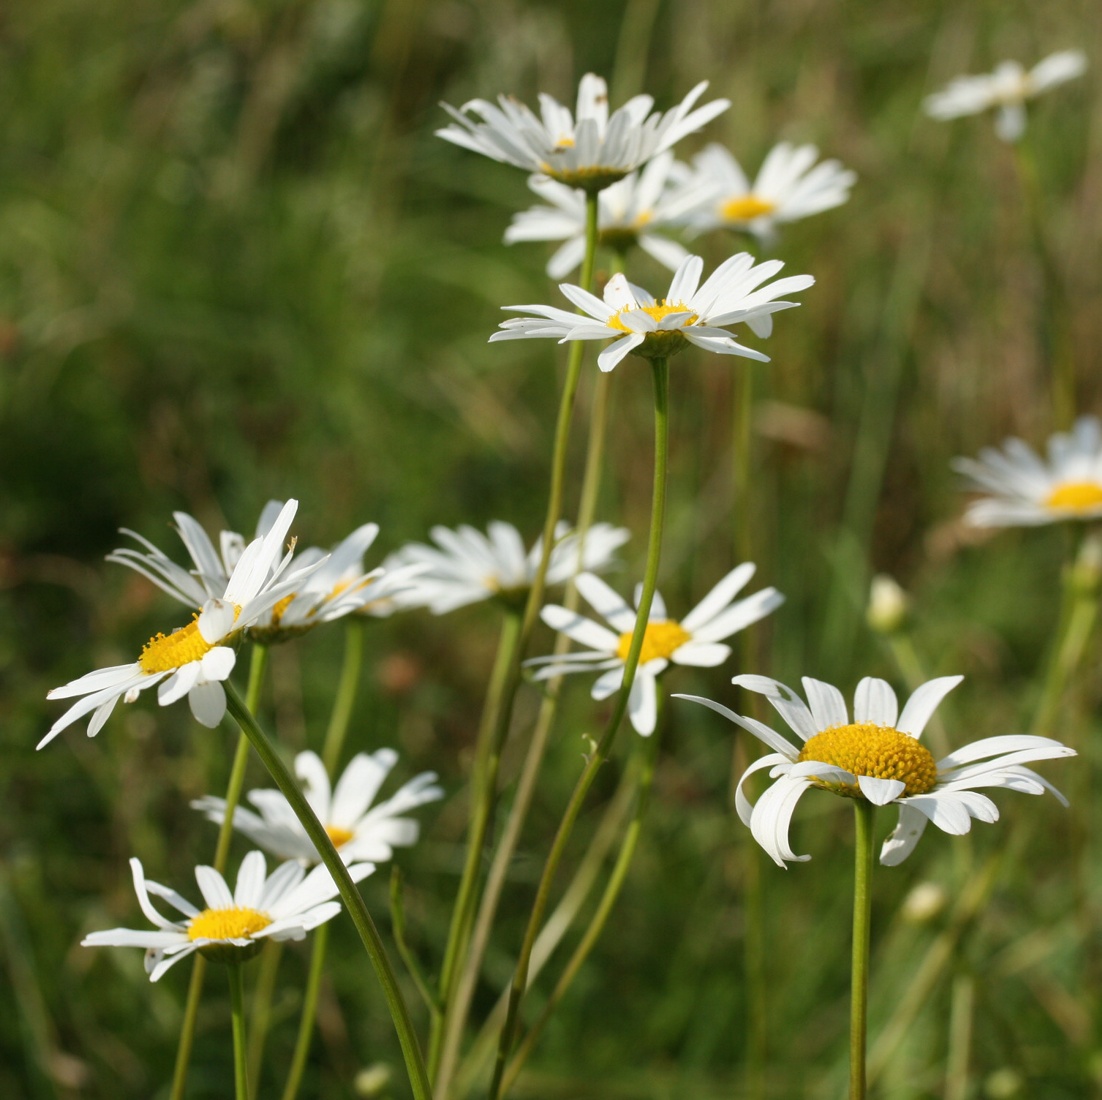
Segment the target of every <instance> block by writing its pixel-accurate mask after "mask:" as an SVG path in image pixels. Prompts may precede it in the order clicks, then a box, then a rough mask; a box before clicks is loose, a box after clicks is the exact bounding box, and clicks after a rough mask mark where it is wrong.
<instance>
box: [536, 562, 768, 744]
mask: <svg viewBox="0 0 1102 1100" xmlns="http://www.w3.org/2000/svg"><path fill="white" fill-rule="evenodd" d="M754 571H755V566H754V564H753V563H752V562H744V563H743V564H742V565H739V566H737V567H736V568H734V569H732V570H731V572H730V573H728V574H727V576H725V577H724V578H723V579H722V580H721V581H720V582H719V583H718V584H717V585H716V586H715V587H714V588H713V589H712V590H711V592H709V593H708V595H707V596H705V597H704V599H702V600H701V601H700V603H698V604H697V605H696V607H694V608H693V610H692V611H690V612H689V613H688V615H686V616H685V618H683V619H681V620H680V621H678V620H676V619H671V618H670V617H669V615H668V614H667V612H666V604H665V601H664V600H663V599H662V596H661V594H660V593H659V592H655V593H654V598H653V601H652V603H651V609H650V616H649V618H648V620H647V628H646V632H645V634H644V635H643V648H642V650H641V651H640V654H639V667H638V668H637V669H636V672H635V680H634V681H633V683H632V685H631V694H630V695H629V696H628V714H629V716H630V718H631V724H632V726H634V727H635V731H636V733H640V734H642V735H643V736H644V737H649V736H650V735H651V734H652V733H653V732H654V726H655V722H656V721H657V717H658V677H659V676H660V675H661V674H662V673H663V672H665V670H666V668H667V667H668V666H669V664H670V662H671V661H672V662H673V663H674V664H675V665H692V666H696V667H698V668H712V667H714V666H715V665H719V664H722V663H723V662H724V661H725V660H727V658H728V657H729V656H730V655H731V647H730V646H727V645H723V644H721V643H722V640H723V639H724V638H729V637H730V636H731V635H732V634H736V633H737V632H738V631H740V630H744V629H745V628H746V627H748V626H750V624H751V623H756V622H757V621H758V620H759V619H764V618H765V616H766V615H768V614H769V613H770V612H771V611H773V610H775V609H776V608H778V607H780V605H781V604H782V603H784V597H783V596H782V595H781V594H780V593H779V592H778V591H777V590H776V589H775V588H763V589H762V590H761V591H760V592H755V593H754V594H753V595H752V596H748V597H747V598H746V599H743V600H735V596H737V595H738V593H739V592H741V591H742V589H743V588H744V587H745V586H746V584H747V583H748V582H749V580H750V578H751V577H752V576H753V575H754ZM577 586H578V591H579V592H580V593H581V594H582V596H583V597H584V598H585V600H586V601H587V602H588V603H589V605H590V606H591V607H592V608H593V609H594V610H595V611H597V612H599V613H600V615H601V616H602V617H603V618H604V620H605V621H606V622H607V623H608V626H607V627H606V626H602V625H601V624H600V623H595V622H594V621H593V620H592V619H587V618H585V616H583V615H579V614H578V613H577V612H575V611H570V610H568V609H567V608H565V607H558V606H557V605H555V604H549V605H548V606H547V607H545V608H544V609H543V610H542V611H541V612H540V616H541V618H542V619H543V621H544V622H545V623H547V625H548V626H549V627H551V629H552V630H557V631H559V632H560V633H562V634H565V635H566V636H567V637H568V638H572V639H573V640H574V641H575V642H578V643H579V645H583V646H588V647H589V649H588V650H587V651H584V652H579V653H567V654H566V655H565V656H558V657H556V656H551V657H535V658H533V659H532V660H530V661H526V662H525V664H527V665H541V666H542V667H541V668H540V670H539V671H538V672H537V673H536V674H535V676H534V677H533V679H536V680H549V679H552V678H553V677H555V676H565V675H569V674H570V673H572V672H600V673H601V675H600V676H598V677H597V681H596V683H594V685H593V690H592V692H591V695H592V696H593V698H594V699H607V698H608V697H609V696H610V695H613V694H614V693H615V692H617V691H619V690H620V687H621V686H622V684H623V682H624V665H625V663H626V661H627V656H628V651H629V650H630V648H631V636H632V633H633V632H634V631H635V620H636V616H637V609H638V606H639V597H640V595H641V594H642V590H643V586H642V585H638V586H637V587H636V589H635V608H631V607H629V606H628V605H627V603H626V602H625V601H624V600H623V599H621V598H620V596H618V595H617V594H616V593H615V592H614V591H613V590H612V589H611V588H609V586H608V585H607V584H605V582H604V581H602V580H601V579H600V578H599V577H595V576H593V575H592V574H591V573H583V574H582V575H581V576H579V577H578V579H577ZM609 627H611V628H612V629H611V630H610V629H609Z"/></svg>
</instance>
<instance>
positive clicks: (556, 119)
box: [436, 73, 731, 192]
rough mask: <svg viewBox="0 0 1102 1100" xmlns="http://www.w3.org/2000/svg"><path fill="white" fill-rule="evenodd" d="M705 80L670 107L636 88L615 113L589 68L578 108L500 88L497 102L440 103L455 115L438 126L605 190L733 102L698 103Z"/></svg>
mask: <svg viewBox="0 0 1102 1100" xmlns="http://www.w3.org/2000/svg"><path fill="white" fill-rule="evenodd" d="M707 87H708V82H707V81H706V80H705V81H701V83H699V84H697V86H696V87H695V88H693V90H692V91H691V92H689V94H688V95H687V96H685V98H684V99H683V100H682V101H681V102H680V103H679V104H678V105H677V106H676V107H674V108H673V109H672V110H669V111H666V112H665V113H664V114H659V113H657V112H653V113H652V111H651V108H652V107H653V106H654V100H653V99H652V98H651V97H650V96H649V95H637V96H634V97H632V98H631V99H629V100H628V101H627V103H625V104H624V105H623V106H622V107H619V108H617V109H616V110H615V111H612V112H611V113H610V112H609V107H608V86H607V85H606V84H605V82H604V80H602V79H601V78H600V77H599V76H594V74H593V73H586V75H585V76H583V77H582V79H581V83H580V84H579V85H578V100H577V108H576V110H575V111H574V113H573V114H571V112H570V108H569V107H564V106H563V105H562V104H561V103H559V102H558V101H557V100H555V99H553V98H552V97H551V96H549V95H543V94H541V95H540V97H539V99H540V113H539V115H536V114H535V113H534V112H533V111H532V110H531V109H529V108H528V107H526V106H525V105H524V104H523V103H519V102H517V100H515V99H513V98H512V97H511V96H504V95H503V96H499V97H498V101H497V103H496V104H495V103H490V102H488V101H487V100H485V99H472V100H471V101H470V102H469V103H465V104H463V106H462V107H461V108H459V110H456V109H455V108H454V107H451V106H449V105H448V104H447V103H445V104H442V106H443V107H444V110H445V111H447V112H448V114H450V115H451V117H452V118H453V119H454V122H453V123H452V125H450V126H447V127H445V128H444V129H443V130H437V131H436V133H437V136H438V137H442V138H444V139H445V141H450V142H453V143H454V144H455V145H461V146H463V148H465V149H470V150H472V151H474V152H476V153H482V154H483V155H484V156H487V157H490V158H492V159H493V160H497V161H501V162H502V163H504V164H512V165H515V166H516V167H517V168H524V169H526V170H527V171H529V172H539V173H541V174H542V175H545V176H550V177H551V179H554V180H558V181H559V183H565V184H566V185H567V186H569V187H580V188H582V189H583V190H585V191H589V192H595V191H602V190H603V189H604V188H606V187H608V186H610V185H611V184H613V183H615V182H616V181H617V180H621V179H623V178H624V176H626V175H627V174H628V173H629V172H633V171H634V170H635V169H636V168H639V167H640V166H641V165H643V164H645V163H646V162H647V161H648V160H650V159H651V158H652V157H655V156H657V155H658V154H659V153H662V152H665V150H667V149H669V148H671V147H672V146H673V145H674V144H675V143H676V142H678V141H680V140H681V139H682V138H683V137H685V135H686V134H691V133H694V132H695V131H696V130H699V129H700V128H701V127H702V126H703V125H704V124H705V123H707V122H710V121H711V120H712V119H713V118H715V117H716V115H718V114H720V113H721V112H722V111H725V110H727V108H728V107H729V106H730V105H731V103H730V100H727V99H715V100H712V102H710V103H706V104H705V105H704V106H703V107H695V104H696V101H697V100H698V99H699V98H700V97H701V95H703V94H704V90H705V89H706V88H707ZM694 107H695V109H694Z"/></svg>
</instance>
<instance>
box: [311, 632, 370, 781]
mask: <svg viewBox="0 0 1102 1100" xmlns="http://www.w3.org/2000/svg"><path fill="white" fill-rule="evenodd" d="M345 622H346V626H345V628H344V662H343V664H342V665H341V676H340V679H339V680H338V681H337V694H336V696H335V697H334V699H333V711H332V713H331V714H330V715H329V728H328V729H327V730H326V731H325V743H324V745H323V746H322V750H321V762H322V763H323V764H324V765H325V770H326V771H327V772H328V773H329V775H330V777H332V776H334V775H336V772H337V765H338V764H339V763H340V760H341V750H342V749H343V748H344V740H345V737H346V735H347V734H348V726H349V723H350V722H351V721H352V708H353V707H354V706H355V705H356V694H357V692H358V691H359V688H360V672H361V671H362V669H363V663H364V630H365V628H366V626H367V624H366V623H365V622H364V620H363V619H361V618H359V617H357V616H356V615H350V616H348V618H347V619H346V620H345Z"/></svg>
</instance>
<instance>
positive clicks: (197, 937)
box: [80, 852, 375, 982]
mask: <svg viewBox="0 0 1102 1100" xmlns="http://www.w3.org/2000/svg"><path fill="white" fill-rule="evenodd" d="M130 870H131V872H132V873H133V875H134V892H135V893H136V894H137V896H138V904H139V905H140V906H141V910H142V912H143V913H144V914H145V916H146V917H147V918H148V919H149V921H150V922H151V923H152V924H154V925H156V927H157V931H155V932H150V931H143V930H141V929H132V928H112V929H110V930H108V931H105V932H92V933H90V934H89V935H87V936H85V937H84V939H83V940H81V941H80V943H81V946H82V947H144V948H145V971H146V973H147V974H148V975H149V979H150V981H154V982H155V981H157V980H158V979H159V978H160V977H161V976H162V975H163V974H164V973H165V972H166V971H167V970H168V969H169V967H171V966H173V965H175V964H176V963H178V962H179V961H180V960H181V959H184V958H187V956H188V955H190V954H192V953H193V952H195V951H199V952H201V953H202V954H203V955H204V956H206V957H207V958H208V959H213V960H215V961H218V962H244V961H245V960H246V959H250V958H252V957H253V955H255V954H256V953H257V952H258V951H259V950H260V948H261V947H263V945H264V943H265V942H266V941H267V940H301V939H304V938H305V936H306V933H307V932H309V931H310V930H311V929H313V928H317V926H318V925H319V924H324V923H325V922H326V921H328V920H332V918H333V917H335V916H336V915H337V914H338V913H339V912H340V911H341V905H340V902H339V901H334V900H333V899H334V898H335V897H336V895H337V892H338V891H337V884H336V883H335V882H334V881H333V878H332V876H331V875H330V874H329V872H328V871H327V870H326V869H325V868H324V867H321V866H318V867H315V868H314V869H313V870H312V871H310V872H309V874H307V872H306V870H305V869H304V868H303V867H302V866H301V865H299V864H298V863H295V862H290V863H284V864H281V865H280V866H279V867H277V868H276V869H275V870H274V871H273V872H272V873H271V874H270V875H269V874H268V873H267V866H266V863H265V860H264V856H263V854H262V853H261V852H250V853H249V854H248V855H247V856H246V857H245V858H244V859H243V860H242V861H241V867H240V869H239V870H238V872H237V883H236V886H235V888H234V889H233V890H231V889H230V888H229V885H228V884H227V882H226V880H225V879H224V878H223V877H222V875H221V874H219V873H218V872H217V871H216V870H215V869H214V868H213V867H196V868H195V881H196V882H197V883H198V885H199V892H200V893H201V894H202V896H203V904H204V906H205V908H202V909H200V908H198V907H197V906H195V905H192V904H191V902H189V901H188V900H187V899H186V898H184V897H182V896H181V895H180V894H178V893H176V891H175V890H172V889H170V888H169V887H167V886H162V885H161V884H160V883H158V882H152V881H151V880H149V879H147V878H146V877H145V872H144V871H143V870H142V865H141V861H140V860H138V859H132V860H131V861H130ZM374 870H375V867H374V865H373V864H371V863H357V864H354V865H353V866H351V867H349V868H348V872H349V874H350V875H351V876H352V879H353V881H354V882H359V881H360V880H361V879H364V878H366V877H367V876H368V875H369V874H371V872H372V871H374ZM153 898H160V899H161V900H163V901H167V902H168V903H169V905H171V906H172V907H173V908H174V909H175V910H177V912H178V913H180V914H181V916H180V917H177V918H176V919H175V920H170V919H169V918H167V917H165V916H163V915H162V914H161V913H160V911H159V910H158V909H157V908H156V906H155V905H154V904H153V900H152V899H153Z"/></svg>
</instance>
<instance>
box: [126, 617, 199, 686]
mask: <svg viewBox="0 0 1102 1100" xmlns="http://www.w3.org/2000/svg"><path fill="white" fill-rule="evenodd" d="M213 648H214V646H212V645H211V644H210V642H208V641H207V640H206V638H204V637H203V635H202V634H200V633H199V616H198V615H196V616H195V618H194V619H192V621H191V622H190V623H188V624H187V626H185V627H182V628H181V629H180V630H174V631H173V632H172V633H171V634H156V635H154V637H152V638H150V639H149V641H148V642H146V643H145V645H144V646H143V647H142V652H141V656H140V657H139V658H138V664H139V665H140V666H141V669H142V672H151V673H152V672H172V671H173V670H174V669H177V668H183V666H184V665H186V664H190V663H191V662H192V661H200V660H202V659H203V657H205V656H206V655H207V654H208V653H209V652H210V651H211V650H212V649H213Z"/></svg>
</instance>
